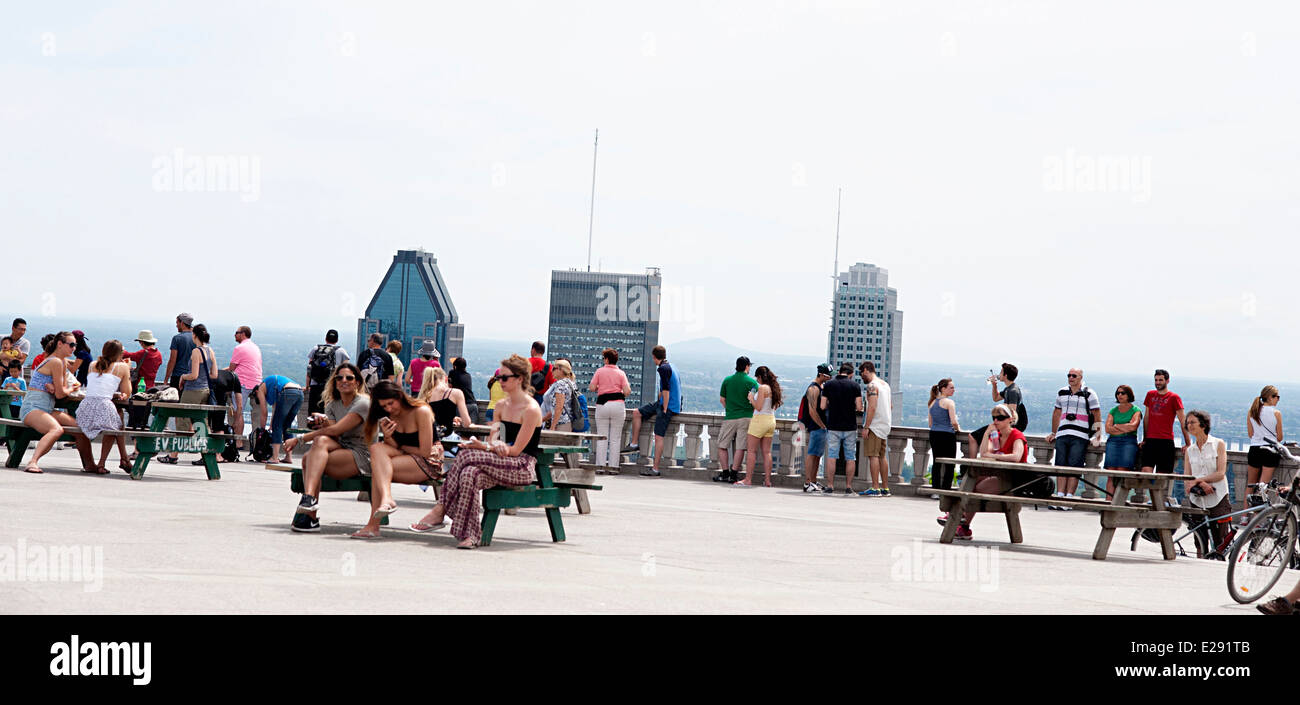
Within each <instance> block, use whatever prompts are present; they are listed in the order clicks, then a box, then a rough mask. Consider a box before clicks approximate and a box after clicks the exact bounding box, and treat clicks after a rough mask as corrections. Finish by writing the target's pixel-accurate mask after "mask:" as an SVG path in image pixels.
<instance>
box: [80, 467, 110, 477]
mask: <svg viewBox="0 0 1300 705" xmlns="http://www.w3.org/2000/svg"><path fill="white" fill-rule="evenodd" d="M81 471H82V472H85V473H90V474H91V475H107V474H108V469H107V468H105V467H104V466H103V465H97V466H95V467H93V468H82V469H81Z"/></svg>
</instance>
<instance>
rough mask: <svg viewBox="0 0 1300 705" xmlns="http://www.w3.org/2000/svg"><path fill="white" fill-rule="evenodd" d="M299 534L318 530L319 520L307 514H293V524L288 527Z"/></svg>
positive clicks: (312, 532)
mask: <svg viewBox="0 0 1300 705" xmlns="http://www.w3.org/2000/svg"><path fill="white" fill-rule="evenodd" d="M289 528H291V529H293V530H294V531H297V532H298V533H300V534H314V533H317V532H319V531H320V520H318V519H313V518H311V516H309V515H307V514H294V515H293V526H291V527H289Z"/></svg>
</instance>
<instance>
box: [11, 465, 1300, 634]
mask: <svg viewBox="0 0 1300 705" xmlns="http://www.w3.org/2000/svg"><path fill="white" fill-rule="evenodd" d="M184 462H185V456H182V463H184ZM45 465H46V470H47V472H46V474H45V475H44V476H34V475H28V474H25V473H23V472H21V471H18V470H7V469H0V517H2V518H0V612H4V613H33V612H34V613H66V612H92V613H100V612H103V613H123V612H125V613H133V612H164V613H172V612H176V613H188V612H236V613H244V612H271V613H300V612H314V611H317V610H323V611H326V612H349V613H360V612H375V611H378V612H382V613H434V614H437V613H453V612H454V613H462V612H489V611H490V612H565V613H568V612H581V613H589V612H592V613H604V612H663V613H731V612H744V613H751V612H752V613H817V614H850V613H878V614H885V613H925V614H929V613H1083V614H1112V613H1121V614H1135V613H1169V614H1188V613H1216V612H1217V613H1225V614H1251V615H1253V614H1255V610H1254V609H1253V608H1252V607H1249V606H1246V607H1242V606H1239V605H1236V604H1235V603H1233V602H1232V601H1231V599H1230V598H1229V597H1228V594H1227V590H1226V588H1225V586H1224V564H1223V563H1220V562H1210V561H1198V560H1195V559H1179V560H1176V561H1173V562H1165V561H1162V560H1160V558H1159V548H1158V546H1156V545H1155V544H1151V543H1145V542H1143V543H1141V544H1140V545H1139V547H1138V551H1137V552H1136V553H1130V552H1129V550H1128V544H1127V532H1125V531H1120V532H1117V536H1116V540H1115V544H1114V546H1113V547H1112V549H1111V557H1110V558H1109V559H1108V560H1106V561H1104V562H1100V561H1094V560H1092V559H1091V557H1090V556H1091V552H1092V547H1093V544H1094V543H1095V541H1096V538H1097V531H1098V522H1097V516H1096V515H1095V514H1091V513H1082V512H1072V513H1060V512H1050V511H1037V512H1035V511H1032V510H1028V511H1025V512H1023V513H1022V514H1021V516H1022V523H1023V526H1024V534H1025V543H1024V544H1022V545H1020V546H1015V547H1012V546H1010V545H1009V544H1007V543H1006V539H1007V533H1006V528H1005V525H1004V524H1003V522H1001V521H1000V518H998V517H993V516H983V517H980V518H979V519H978V520H977V521H976V522H975V525H974V530H975V536H976V540H975V541H973V542H970V543H959V544H954V545H953V546H951V547H946V546H941V545H940V544H939V543H938V542H937V539H938V535H939V527H938V525H937V524H936V523H935V521H934V517H935V516H936V515H937V509H936V505H937V503H936V502H933V501H930V500H924V499H917V498H903V497H893V498H889V499H875V498H867V497H856V496H854V497H847V496H843V495H836V496H833V497H827V496H813V495H804V494H803V493H802V492H800V491H799V490H795V489H763V488H754V489H748V490H744V489H736V488H732V487H729V486H720V485H716V484H714V483H701V482H690V481H682V480H669V479H647V478H641V477H639V476H627V475H621V476H618V477H610V478H602V482H603V484H604V485H605V488H606V489H605V491H604V492H599V493H593V494H592V505H593V508H594V512H593V513H592V514H591V515H588V516H579V515H578V514H577V513H576V510H575V509H573V508H572V507H570V508H568V509H565V510H563V511H564V520H565V529H566V531H567V532H568V542H566V543H563V544H552V543H551V542H550V536H549V534H548V532H547V528H546V522H545V520H544V518H543V515H542V513H541V511H540V510H521V511H520V512H519V514H518V516H514V517H506V516H503V517H501V521H500V522H499V524H498V526H497V533H496V537H495V539H494V542H493V545H492V546H490V547H487V548H480V549H478V550H475V551H459V550H456V549H455V548H454V541H453V540H452V538H451V537H450V536H449V535H447V533H446V532H445V531H444V532H439V533H436V534H430V535H417V534H414V533H411V532H410V531H408V530H406V529H404V528H403V529H396V528H394V529H387V530H386V531H385V534H386V535H385V538H384V539H382V540H380V541H371V542H363V541H356V540H350V539H349V538H348V534H349V533H350V532H351V531H353V530H354V529H355V528H356V527H357V526H358V525H360V524H361V523H362V522H363V521H364V519H365V516H366V513H367V511H368V509H367V507H366V505H362V504H360V503H358V502H356V501H355V495H353V494H347V495H343V494H331V495H326V496H325V497H324V498H323V499H322V511H321V519H322V532H321V533H319V534H295V533H291V532H290V531H289V529H288V524H289V520H290V519H291V518H292V512H293V509H294V506H295V504H296V502H297V497H296V496H295V495H292V494H290V492H289V491H288V486H289V478H288V475H287V474H285V473H282V472H276V471H270V470H265V469H263V468H262V467H261V466H257V465H251V464H243V465H222V475H223V479H221V480H219V481H208V480H206V479H204V476H203V472H202V470H201V469H200V468H194V467H191V466H189V465H186V464H182V465H179V466H162V465H158V464H156V463H154V464H151V465H150V468H149V471H148V474H147V475H146V476H145V479H144V480H143V481H140V482H133V481H132V480H130V478H129V477H127V475H126V474H124V473H122V472H120V471H117V472H115V473H114V474H112V475H109V476H103V477H100V476H92V475H83V474H81V473H79V472H77V471H76V470H74V469H73V468H75V467H76V455H75V452H74V451H71V450H60V451H56V453H55V454H54V455H53V456H52V457H51V458H50V459H49V460H48V461H47V462H46V463H45ZM396 496H397V500H398V503H399V505H400V506H401V509H400V510H399V512H398V513H397V514H395V515H394V516H393V520H394V521H393V524H394V526H400V527H405V526H406V524H408V523H410V522H412V521H415V520H416V519H418V518H419V517H420V516H421V515H422V514H423V513H424V511H425V510H426V509H427V508H428V507H429V506H430V505H431V504H432V503H433V501H432V500H433V497H432V493H422V492H420V491H419V490H418V489H417V488H412V487H404V486H403V487H398V488H397V490H396ZM79 546H88V547H90V549H91V551H90V555H92V556H93V554H94V550H95V549H96V548H98V549H99V550H101V551H102V556H103V559H102V562H103V573H102V584H100V585H98V589H96V582H97V581H95V580H94V579H93V578H92V577H87V576H84V575H83V576H82V577H83V579H85V580H89V581H90V582H44V581H39V580H33V579H31V578H32V576H33V574H32V573H31V572H30V569H29V572H28V575H27V576H24V577H25V578H26V579H23V580H16V581H15V580H14V577H15V576H17V573H14V574H13V575H11V576H9V577H8V578H6V577H5V575H6V573H5V569H4V568H5V567H4V562H5V559H6V557H9V556H17V557H22V556H25V557H26V560H27V561H29V562H30V561H33V560H34V558H33V556H34V555H39V553H38V551H46V550H48V549H49V548H51V547H60V548H61V547H79ZM1188 546H1189V547H1190V543H1189V544H1188ZM990 549H996V550H990ZM9 560H10V561H11V562H12V561H14V560H16V558H9ZM37 577H39V576H37ZM1294 579H1295V577H1294V576H1292V575H1290V574H1288V576H1287V577H1286V578H1284V580H1287V581H1291V580H1294ZM1189 605H1193V606H1195V607H1193V608H1189Z"/></svg>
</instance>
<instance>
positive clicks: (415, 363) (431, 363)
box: [411, 357, 442, 396]
mask: <svg viewBox="0 0 1300 705" xmlns="http://www.w3.org/2000/svg"><path fill="white" fill-rule="evenodd" d="M430 367H442V365H441V364H439V362H438V361H437V360H425V359H424V358H422V357H417V358H415V359H414V360H411V395H412V396H414V395H416V394H419V393H420V385H422V384H424V371H425V369H427V368H430Z"/></svg>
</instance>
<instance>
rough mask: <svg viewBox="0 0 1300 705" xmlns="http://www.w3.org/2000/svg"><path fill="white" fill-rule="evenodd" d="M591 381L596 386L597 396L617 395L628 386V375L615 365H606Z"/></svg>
mask: <svg viewBox="0 0 1300 705" xmlns="http://www.w3.org/2000/svg"><path fill="white" fill-rule="evenodd" d="M591 381H592V382H593V383H594V384H595V385H596V395H597V396H599V395H601V394H617V393H619V392H622V391H623V385H625V384H627V374H626V373H624V372H623V370H620V369H619V368H618V367H617V366H615V365H605V366H604V367H602V368H600V369H599V370H596V374H594V375H592V376H591Z"/></svg>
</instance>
